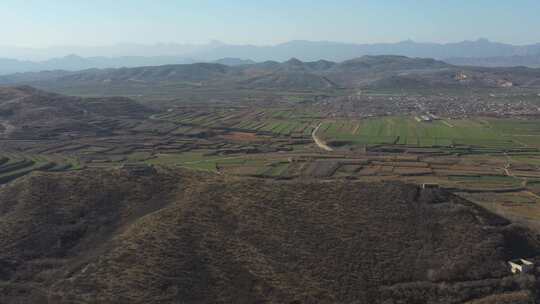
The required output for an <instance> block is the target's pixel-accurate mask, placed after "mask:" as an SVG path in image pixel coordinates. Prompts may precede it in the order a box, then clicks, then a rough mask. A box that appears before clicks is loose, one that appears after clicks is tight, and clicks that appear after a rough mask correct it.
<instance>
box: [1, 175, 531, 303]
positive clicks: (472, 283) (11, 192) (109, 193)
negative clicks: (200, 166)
mask: <svg viewBox="0 0 540 304" xmlns="http://www.w3.org/2000/svg"><path fill="white" fill-rule="evenodd" d="M432 191H434V190H432ZM512 233H514V234H518V233H521V232H520V231H518V230H513V228H512V227H510V226H507V223H506V222H505V221H504V220H501V219H500V218H497V217H495V216H493V215H491V214H489V213H487V212H485V211H483V210H482V209H479V208H477V207H474V206H472V205H470V204H469V203H468V202H466V201H463V200H460V199H458V198H456V197H454V196H452V195H449V194H447V193H444V192H439V191H435V192H430V193H426V192H421V191H420V190H419V189H418V188H417V187H415V186H411V185H405V184H401V183H371V184H365V183H354V182H306V183H297V182H294V183H291V182H287V183H282V182H267V181H260V180H244V179H234V180H227V179H224V178H222V177H218V176H213V175H209V174H202V173H193V172H189V171H165V170H160V171H158V172H156V173H151V174H149V175H147V176H137V175H134V174H130V173H129V172H128V171H126V170H111V171H91V170H85V171H80V172H72V173H67V174H66V173H62V174H51V173H47V174H45V173H36V174H33V175H31V176H29V177H25V178H23V179H21V180H18V181H16V182H15V183H13V184H10V185H8V186H6V187H4V188H2V189H1V190H0V265H1V267H0V270H1V271H0V302H1V303H463V302H466V301H476V300H481V299H483V298H484V300H481V302H478V303H487V302H485V301H486V300H485V299H486V298H487V297H492V298H493V299H499V298H501V299H503V300H504V299H508V298H510V299H518V300H519V301H521V302H522V303H526V301H527V300H530V298H531V297H532V294H531V293H530V292H529V291H530V290H532V287H531V286H532V285H531V284H532V280H533V279H534V278H533V277H527V276H523V277H512V276H510V275H509V271H508V269H507V267H506V265H505V261H506V260H507V259H509V258H511V257H513V256H514V255H517V254H521V253H522V252H521V250H525V249H526V250H525V251H527V252H529V253H531V254H535V253H537V252H536V249H535V248H536V247H534V244H531V243H530V241H529V240H528V238H527V237H522V238H514V237H512V238H509V237H508V236H509V235H512ZM516 239H518V241H513V240H516ZM516 242H519V244H517V243H516ZM516 248H517V249H516ZM487 299H488V300H489V299H490V298H487ZM473 303H476V302H473ZM489 303H491V302H489ZM518 303H519V302H518Z"/></svg>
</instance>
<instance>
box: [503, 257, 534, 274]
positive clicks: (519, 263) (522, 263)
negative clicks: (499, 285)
mask: <svg viewBox="0 0 540 304" xmlns="http://www.w3.org/2000/svg"><path fill="white" fill-rule="evenodd" d="M508 265H510V270H511V271H512V273H514V274H517V273H529V272H531V271H533V269H534V263H533V262H531V261H527V260H525V259H516V260H511V261H509V262H508Z"/></svg>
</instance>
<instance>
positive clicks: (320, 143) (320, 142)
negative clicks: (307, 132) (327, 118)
mask: <svg viewBox="0 0 540 304" xmlns="http://www.w3.org/2000/svg"><path fill="white" fill-rule="evenodd" d="M321 126H322V122H321V123H319V125H318V126H317V127H316V128H315V130H313V132H312V133H311V137H312V138H313V141H314V142H315V144H317V146H318V147H319V148H321V149H323V150H325V151H329V152H331V151H334V149H332V148H330V147H329V146H328V145H327V144H326V143H325V142H324V141H323V140H322V139H320V138H318V137H317V131H319V128H320V127H321Z"/></svg>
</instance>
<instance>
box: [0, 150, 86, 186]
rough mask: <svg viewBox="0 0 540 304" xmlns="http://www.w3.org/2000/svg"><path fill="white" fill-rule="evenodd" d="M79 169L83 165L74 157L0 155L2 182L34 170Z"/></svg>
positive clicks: (0, 182) (0, 177)
mask: <svg viewBox="0 0 540 304" xmlns="http://www.w3.org/2000/svg"><path fill="white" fill-rule="evenodd" d="M78 169H81V165H80V163H79V162H78V161H77V160H76V159H74V158H69V157H63V156H43V155H28V154H15V153H3V154H1V155H0V184H3V183H7V182H10V181H12V180H14V179H17V178H19V177H21V176H24V175H26V174H29V173H31V172H32V171H67V170H78Z"/></svg>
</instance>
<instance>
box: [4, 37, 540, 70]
mask: <svg viewBox="0 0 540 304" xmlns="http://www.w3.org/2000/svg"><path fill="white" fill-rule="evenodd" d="M51 50H54V52H53V53H54V55H53V56H29V55H24V54H29V53H32V52H35V53H38V54H41V53H44V52H45V53H46V52H47V49H39V50H37V49H36V50H32V49H17V48H14V49H12V48H7V47H0V74H11V73H16V72H29V71H42V70H56V69H65V70H81V69H86V68H119V67H135V66H150V65H163V64H175V63H176V64H181V63H194V62H221V63H226V62H227V61H223V59H227V58H229V59H231V58H233V59H234V60H233V61H230V60H229V62H232V63H233V64H238V63H245V62H244V61H246V62H249V61H255V62H263V61H269V60H272V61H285V60H288V59H289V58H298V59H299V60H302V61H316V60H319V59H324V60H328V61H345V60H349V59H352V58H356V57H361V56H364V55H401V56H407V57H427V58H435V59H438V60H445V59H450V61H451V60H452V59H453V58H454V60H455V58H492V57H503V58H507V57H509V58H512V57H515V56H519V57H525V58H527V57H529V56H537V55H538V54H540V43H537V44H530V45H511V44H505V43H498V42H492V41H489V40H487V39H478V40H475V41H462V42H453V43H424V42H415V41H411V40H407V41H401V42H397V43H373V44H355V43H343V42H331V41H307V40H293V41H289V42H285V43H281V44H276V45H268V46H256V45H230V44H225V43H221V42H211V43H208V44H203V45H181V44H158V45H150V46H145V45H136V44H127V45H118V46H116V47H115V46H111V47H102V48H99V47H94V48H82V47H66V48H63V49H62V48H51ZM21 54H23V55H21ZM51 54H52V53H51ZM73 54H77V55H73ZM36 58H39V59H36ZM477 62H479V63H482V62H483V61H482V60H479V61H477ZM510 62H511V61H510ZM518 63H519V64H522V65H523V64H524V65H528V64H529V62H528V61H527V60H521V61H520V62H518ZM530 64H531V65H532V66H536V62H535V61H533V62H531V63H530Z"/></svg>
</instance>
